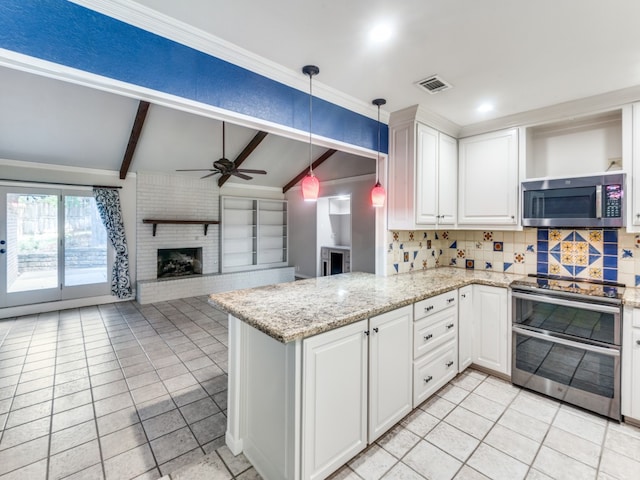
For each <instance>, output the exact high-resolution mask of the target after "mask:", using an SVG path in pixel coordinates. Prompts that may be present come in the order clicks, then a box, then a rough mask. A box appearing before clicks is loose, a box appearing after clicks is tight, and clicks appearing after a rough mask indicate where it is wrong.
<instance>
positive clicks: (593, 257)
mask: <svg viewBox="0 0 640 480" xmlns="http://www.w3.org/2000/svg"><path fill="white" fill-rule="evenodd" d="M601 258H602V257H601V256H600V255H589V265H591V264H593V263H595V262H597V261H598V260H600V259H601ZM613 258H615V257H613Z"/></svg>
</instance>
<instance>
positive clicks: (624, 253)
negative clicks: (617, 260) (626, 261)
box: [620, 248, 633, 258]
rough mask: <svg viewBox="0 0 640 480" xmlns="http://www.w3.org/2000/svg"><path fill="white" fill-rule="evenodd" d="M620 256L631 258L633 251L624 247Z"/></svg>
mask: <svg viewBox="0 0 640 480" xmlns="http://www.w3.org/2000/svg"><path fill="white" fill-rule="evenodd" d="M620 256H621V257H622V258H633V251H632V250H627V249H626V248H623V249H622V253H621V255H620Z"/></svg>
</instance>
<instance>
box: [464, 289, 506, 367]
mask: <svg viewBox="0 0 640 480" xmlns="http://www.w3.org/2000/svg"><path fill="white" fill-rule="evenodd" d="M507 309H508V295H507V289H506V288H499V287H490V286H487V285H474V286H473V310H474V312H475V315H474V338H473V362H474V363H476V364H478V365H480V366H481V367H485V368H489V369H491V370H494V371H496V372H499V373H504V374H506V375H509V374H510V371H511V369H510V363H509V358H508V356H509V353H508V352H509V348H508V342H509V316H508V310H507Z"/></svg>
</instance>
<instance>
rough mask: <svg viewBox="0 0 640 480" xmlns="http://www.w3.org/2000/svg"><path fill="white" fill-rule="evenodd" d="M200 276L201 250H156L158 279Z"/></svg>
mask: <svg viewBox="0 0 640 480" xmlns="http://www.w3.org/2000/svg"><path fill="white" fill-rule="evenodd" d="M201 274H202V248H201V247H200V248H162V249H158V278H167V277H184V276H187V275H201Z"/></svg>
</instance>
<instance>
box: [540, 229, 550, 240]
mask: <svg viewBox="0 0 640 480" xmlns="http://www.w3.org/2000/svg"><path fill="white" fill-rule="evenodd" d="M540 240H549V229H548V228H539V229H538V241H540Z"/></svg>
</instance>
